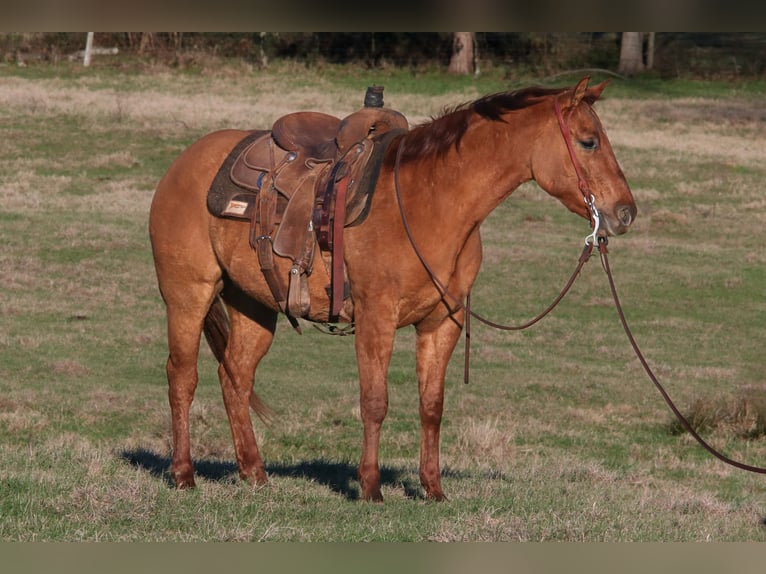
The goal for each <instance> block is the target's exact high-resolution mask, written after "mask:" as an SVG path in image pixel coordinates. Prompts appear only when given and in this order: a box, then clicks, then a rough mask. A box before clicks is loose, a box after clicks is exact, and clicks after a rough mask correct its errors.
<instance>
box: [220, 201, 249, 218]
mask: <svg viewBox="0 0 766 574" xmlns="http://www.w3.org/2000/svg"><path fill="white" fill-rule="evenodd" d="M248 205H249V204H248V203H247V202H246V201H237V200H236V199H232V200H231V201H229V204H228V205H227V206H226V209H225V210H224V211H225V212H226V213H228V214H230V215H244V214H245V212H246V211H247V207H248Z"/></svg>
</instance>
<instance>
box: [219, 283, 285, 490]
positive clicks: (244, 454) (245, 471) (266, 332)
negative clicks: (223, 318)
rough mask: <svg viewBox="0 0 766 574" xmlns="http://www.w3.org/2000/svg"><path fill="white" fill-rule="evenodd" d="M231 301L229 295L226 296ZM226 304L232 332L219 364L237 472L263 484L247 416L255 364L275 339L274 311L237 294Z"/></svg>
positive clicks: (255, 444) (264, 475)
mask: <svg viewBox="0 0 766 574" xmlns="http://www.w3.org/2000/svg"><path fill="white" fill-rule="evenodd" d="M226 299H227V301H231V299H232V297H227V298H226ZM234 303H235V304H234V305H229V307H228V309H229V320H230V322H231V332H230V335H229V342H228V345H227V347H226V352H225V360H224V362H223V363H222V364H221V365H220V366H219V367H218V377H219V379H220V381H221V391H222V392H223V401H224V404H225V406H226V414H227V416H228V417H229V424H230V426H231V434H232V439H233V441H234V450H235V452H236V456H237V464H238V465H239V475H240V477H241V478H242V479H244V480H248V481H250V482H252V483H253V484H256V485H262V484H265V483H266V472H265V471H264V468H263V461H262V459H261V456H260V453H259V452H258V444H257V442H256V440H255V434H254V433H253V425H252V421H251V419H250V403H251V397H253V378H254V374H255V369H256V367H257V366H258V363H259V362H260V360H261V359H262V358H263V356H264V355H266V353H267V352H268V350H269V348H270V346H271V342H272V340H273V338H274V330H275V328H276V324H277V313H276V312H275V311H272V310H271V309H268V308H266V307H264V306H261V305H259V304H257V303H250V304H248V303H247V302H244V300H243V299H242V298H241V297H239V298H238V300H237V301H234Z"/></svg>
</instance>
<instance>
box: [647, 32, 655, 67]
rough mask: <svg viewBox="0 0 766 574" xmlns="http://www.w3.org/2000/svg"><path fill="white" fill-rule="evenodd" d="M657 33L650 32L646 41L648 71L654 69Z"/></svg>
mask: <svg viewBox="0 0 766 574" xmlns="http://www.w3.org/2000/svg"><path fill="white" fill-rule="evenodd" d="M654 35H655V32H649V37H648V38H647V40H646V69H647V70H653V69H654V41H655V37H654Z"/></svg>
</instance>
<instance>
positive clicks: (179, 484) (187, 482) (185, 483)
mask: <svg viewBox="0 0 766 574" xmlns="http://www.w3.org/2000/svg"><path fill="white" fill-rule="evenodd" d="M174 482H175V483H176V488H177V489H178V490H189V489H192V488H197V484H196V483H195V482H194V477H193V476H190V477H188V478H175V479H174Z"/></svg>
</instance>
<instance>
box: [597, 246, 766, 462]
mask: <svg viewBox="0 0 766 574" xmlns="http://www.w3.org/2000/svg"><path fill="white" fill-rule="evenodd" d="M598 251H599V254H600V255H601V266H602V267H603V268H604V271H605V272H606V276H607V279H609V289H611V291H612V298H613V299H614V305H615V307H616V308H617V314H618V315H619V317H620V322H621V323H622V328H623V330H624V331H625V334H626V335H627V336H628V341H630V344H631V346H632V347H633V351H634V352H635V353H636V357H638V360H639V361H640V362H641V366H643V367H644V371H646V374H647V375H648V376H649V379H650V380H651V381H652V383H654V386H655V387H657V390H658V391H659V392H660V394H661V395H662V398H663V399H665V402H666V403H667V405H668V407H670V410H671V411H673V414H674V415H675V416H676V418H677V419H678V420H679V422H680V423H681V425H682V426H683V427H684V429H686V431H687V432H688V433H689V434H690V435H692V436H693V437H694V439H695V440H696V441H697V442H698V443H699V444H700V445H701V446H702V447H703V448H704V449H705V450H707V451H708V452H709V453H710V454H712V455H713V456H714V457H716V458H717V459H719V460H721V461H723V462H725V463H726V464H729V465H731V466H734V467H736V468H739V469H741V470H746V471H748V472H756V473H759V474H766V468H761V467H759V466H751V465H749V464H745V463H742V462H738V461H736V460H732V459H731V458H729V457H728V456H726V455H724V454H722V453H720V452H719V451H717V450H716V449H715V448H713V447H712V446H710V444H708V443H707V441H705V439H703V438H702V437H701V436H700V435H699V433H698V432H697V431H696V430H694V427H693V426H692V425H691V423H689V421H688V420H687V419H686V417H685V416H684V415H683V414H681V411H680V410H678V407H676V405H675V403H674V402H673V400H672V399H671V398H670V395H668V393H667V391H665V389H664V387H663V386H662V385H661V384H660V382H659V380H658V379H657V377H656V376H655V374H654V372H652V369H651V368H650V367H649V364H648V363H647V362H646V359H645V358H644V355H643V353H642V352H641V349H640V348H639V347H638V343H636V340H635V338H634V337H633V333H632V332H631V330H630V327H629V326H628V322H627V320H626V319H625V313H624V312H623V310H622V305H621V304H620V298H619V297H618V296H617V288H616V287H615V285H614V277H612V270H611V269H610V267H609V257H608V256H607V253H608V249H607V239H606V237H599V240H598Z"/></svg>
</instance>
